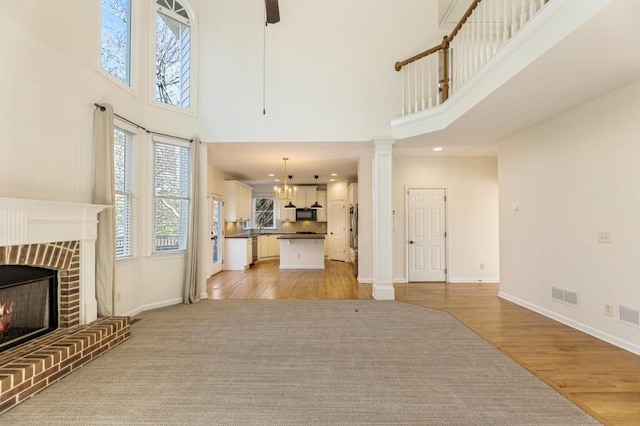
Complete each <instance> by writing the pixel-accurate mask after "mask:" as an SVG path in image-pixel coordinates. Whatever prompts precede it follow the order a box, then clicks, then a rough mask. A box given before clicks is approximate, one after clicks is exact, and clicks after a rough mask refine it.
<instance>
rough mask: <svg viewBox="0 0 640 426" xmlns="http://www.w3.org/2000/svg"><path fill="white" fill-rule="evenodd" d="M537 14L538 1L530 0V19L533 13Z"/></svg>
mask: <svg viewBox="0 0 640 426" xmlns="http://www.w3.org/2000/svg"><path fill="white" fill-rule="evenodd" d="M535 14H536V2H535V1H534V0H529V19H531V18H533V15H535Z"/></svg>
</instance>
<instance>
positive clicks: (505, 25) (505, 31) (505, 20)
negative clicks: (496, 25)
mask: <svg viewBox="0 0 640 426" xmlns="http://www.w3.org/2000/svg"><path fill="white" fill-rule="evenodd" d="M507 1H508V0H502V26H503V32H502V45H503V46H504V45H505V44H506V43H507V40H509V24H508V22H509V18H508V16H509V15H508V13H507Z"/></svg>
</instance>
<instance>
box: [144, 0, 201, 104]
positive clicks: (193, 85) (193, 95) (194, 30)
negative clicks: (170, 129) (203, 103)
mask: <svg viewBox="0 0 640 426" xmlns="http://www.w3.org/2000/svg"><path fill="white" fill-rule="evenodd" d="M180 3H181V4H182V6H183V7H184V8H185V10H186V11H187V13H188V14H189V18H190V19H186V18H184V17H183V16H180V15H178V14H177V13H175V12H173V11H171V10H168V9H167V8H166V7H163V6H160V5H159V4H157V3H156V2H155V0H152V4H151V7H150V8H149V71H148V72H149V83H148V89H149V105H152V106H154V107H156V108H161V109H165V110H167V111H172V112H178V113H182V114H185V115H188V116H196V115H197V114H198V109H197V107H198V97H197V95H198V21H197V19H196V15H195V12H194V10H193V8H192V7H191V5H190V4H189V3H188V2H187V1H185V0H180ZM158 12H161V13H163V14H165V15H167V16H169V17H170V18H172V19H176V20H177V21H179V22H181V23H183V24H187V25H189V26H190V27H191V50H190V54H189V56H190V58H189V59H190V61H191V66H190V69H189V72H190V77H189V79H190V81H189V97H190V102H189V108H183V107H180V106H176V105H169V104H166V103H164V102H160V101H158V100H156V77H155V71H156V66H155V64H156V13H158Z"/></svg>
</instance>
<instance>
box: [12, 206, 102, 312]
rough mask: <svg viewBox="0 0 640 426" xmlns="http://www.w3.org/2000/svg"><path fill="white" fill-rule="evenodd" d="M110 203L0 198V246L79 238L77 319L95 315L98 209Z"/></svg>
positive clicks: (77, 239) (75, 239)
mask: <svg viewBox="0 0 640 426" xmlns="http://www.w3.org/2000/svg"><path fill="white" fill-rule="evenodd" d="M109 207H110V206H105V205H100V204H82V203H67V202H61V201H44V200H28V199H19V198H0V246H15V245H23V244H41V243H53V242H61V241H80V301H81V303H80V323H81V324H88V323H90V322H92V321H95V320H96V319H97V302H96V296H95V294H96V289H95V261H96V259H95V241H96V238H97V229H98V227H97V225H98V213H100V212H101V211H102V210H104V209H105V208H109Z"/></svg>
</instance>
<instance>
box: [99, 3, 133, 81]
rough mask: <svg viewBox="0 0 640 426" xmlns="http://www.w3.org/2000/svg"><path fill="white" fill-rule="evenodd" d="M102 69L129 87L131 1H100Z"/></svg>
mask: <svg viewBox="0 0 640 426" xmlns="http://www.w3.org/2000/svg"><path fill="white" fill-rule="evenodd" d="M101 34H102V43H101V50H100V56H101V63H102V68H103V69H104V70H105V71H107V72H108V73H109V74H111V75H112V76H114V77H115V78H117V79H118V80H120V81H121V82H122V83H124V84H126V85H127V86H130V85H131V82H130V75H131V0H102V33H101Z"/></svg>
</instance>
